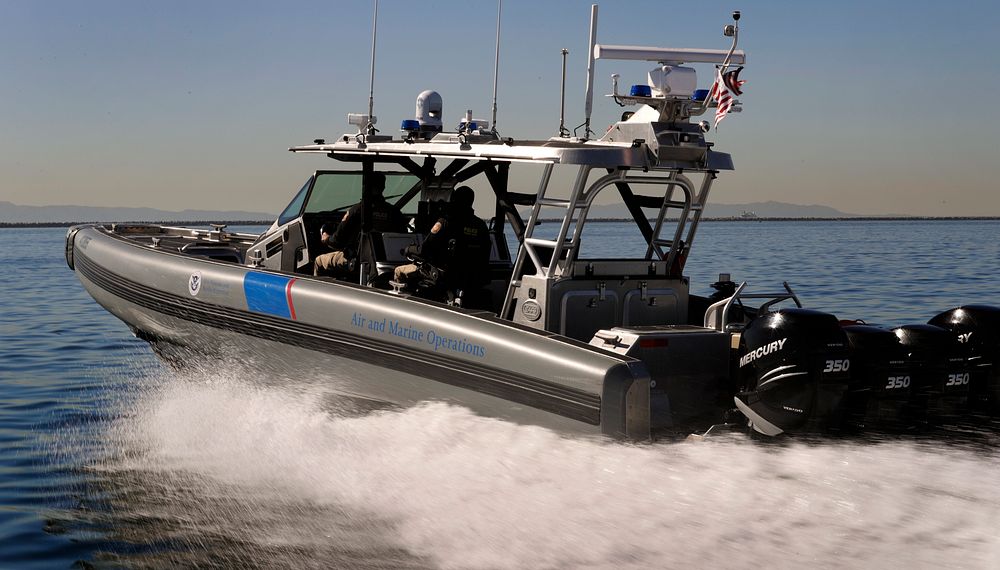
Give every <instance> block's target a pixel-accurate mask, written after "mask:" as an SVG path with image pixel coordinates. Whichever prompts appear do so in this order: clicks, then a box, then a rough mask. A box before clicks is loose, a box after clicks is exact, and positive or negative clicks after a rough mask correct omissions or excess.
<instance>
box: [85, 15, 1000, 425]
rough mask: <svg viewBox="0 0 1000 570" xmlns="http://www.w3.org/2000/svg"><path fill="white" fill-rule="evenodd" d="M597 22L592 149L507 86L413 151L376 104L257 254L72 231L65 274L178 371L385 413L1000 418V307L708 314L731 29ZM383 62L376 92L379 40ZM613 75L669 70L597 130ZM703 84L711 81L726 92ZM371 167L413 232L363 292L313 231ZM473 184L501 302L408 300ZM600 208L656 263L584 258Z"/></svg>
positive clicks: (781, 420) (354, 198)
mask: <svg viewBox="0 0 1000 570" xmlns="http://www.w3.org/2000/svg"><path fill="white" fill-rule="evenodd" d="M376 15H377V5H376ZM596 16H597V7H596V5H595V6H593V7H592V13H591V29H590V49H589V53H588V54H587V65H588V86H587V99H586V109H585V111H586V112H585V115H586V121H585V122H584V123H583V124H582V125H581V126H580V127H578V131H580V130H582V132H580V133H579V135H578V134H577V133H576V132H573V133H571V132H570V131H569V129H567V128H566V127H565V126H564V119H562V120H561V121H560V126H559V131H558V134H556V135H555V136H552V137H551V138H546V139H542V140H518V139H513V138H506V137H503V136H501V134H500V133H499V131H498V129H497V128H496V104H495V101H496V99H495V93H496V89H495V87H494V106H493V116H492V118H491V119H490V120H483V119H477V118H476V117H475V115H474V114H473V113H472V112H471V111H469V112H466V113H465V114H464V116H463V117H462V119H461V120H460V121H458V123H459V124H458V126H457V127H456V128H454V129H453V130H451V129H446V128H445V126H444V125H443V120H442V116H443V98H442V97H441V96H440V95H439V94H438V93H436V92H433V91H425V92H422V93H420V94H419V95H418V97H417V103H416V113H415V114H416V116H415V117H413V118H407V119H405V120H402V121H401V128H400V133H399V135H397V136H392V135H386V134H380V133H379V132H377V131H376V129H375V128H374V124H375V123H376V117H375V115H374V114H373V112H372V97H371V96H370V97H369V112H368V113H367V114H363V113H362V114H352V115H349V116H348V122H349V124H350V125H352V129H351V132H348V133H347V134H344V135H343V136H341V137H340V138H338V139H336V140H331V141H327V140H325V139H316V140H314V141H313V142H312V143H311V144H305V145H299V146H294V147H292V148H290V149H289V150H290V151H291V152H294V153H296V154H302V155H312V156H317V155H318V156H319V157H328V158H329V159H330V160H332V164H333V165H334V166H333V167H332V168H328V169H321V170H317V171H315V172H314V173H312V174H311V175H310V176H309V177H308V180H307V181H306V182H305V184H303V185H302V186H301V189H300V190H299V191H298V192H297V193H295V194H294V196H293V198H292V199H291V201H290V202H289V203H288V206H287V207H286V208H285V209H284V210H283V211H282V212H281V214H280V215H278V217H277V219H276V220H275V221H274V223H273V224H271V226H270V227H269V228H267V229H266V230H265V231H263V232H262V233H260V234H251V233H241V232H235V231H227V227H226V226H224V225H215V226H212V227H211V228H210V229H209V228H186V227H175V226H165V225H157V224H134V223H118V224H105V225H99V224H87V225H78V226H74V227H72V228H70V229H69V230H68V232H67V236H66V250H65V254H66V260H67V263H68V265H69V267H70V268H71V269H73V270H74V271H75V272H76V275H77V276H78V278H79V280H80V282H81V283H82V285H83V286H84V288H85V289H86V290H87V291H88V292H89V293H90V295H92V296H93V298H94V299H95V300H96V301H97V302H98V303H99V304H101V305H102V306H103V307H104V308H106V309H107V310H108V311H109V312H111V313H112V314H113V315H115V316H116V317H118V318H119V319H121V320H122V321H124V323H126V324H127V325H128V327H129V328H130V329H131V330H132V331H133V332H134V333H135V334H136V335H137V336H139V337H140V338H143V339H146V340H148V341H149V342H150V343H151V344H152V345H153V346H154V348H157V352H158V354H162V355H165V357H166V358H169V359H170V360H171V361H172V362H174V363H183V362H184V361H185V360H186V359H188V358H194V355H205V356H207V357H208V358H217V359H229V360H232V359H236V360H240V361H243V362H245V363H248V365H250V366H252V367H256V368H259V369H260V370H266V371H268V373H274V374H278V375H279V376H280V377H288V378H292V377H298V378H320V379H324V378H326V379H328V381H329V383H330V386H331V388H332V389H334V390H335V391H336V392H337V393H339V394H342V395H344V396H345V397H348V398H353V399H356V400H357V401H361V402H366V403H370V404H371V405H372V406H383V405H387V406H401V407H406V406H412V405H415V404H418V403H420V402H425V401H444V402H449V403H452V404H456V405H460V406H465V407H467V408H469V409H471V410H473V411H475V412H476V413H479V414H483V415H486V416H490V417H497V418H503V419H506V420H510V421H515V422H523V423H529V424H537V425H540V426H544V427H548V428H551V429H554V430H557V431H559V432H562V433H572V434H585V435H595V436H601V437H609V438H621V439H627V440H634V441H646V440H650V439H653V440H655V439H660V438H670V437H675V436H678V435H683V434H690V433H702V432H704V431H706V430H711V429H713V427H714V426H718V425H730V426H732V425H737V426H740V429H745V428H747V427H749V428H751V429H752V430H753V432H754V433H759V434H764V435H768V436H777V435H779V434H785V433H788V434H796V433H813V432H816V431H827V430H829V431H833V432H842V431H844V430H854V429H858V430H862V429H881V428H882V427H884V426H901V427H902V429H911V428H912V427H913V426H921V425H932V424H934V423H936V422H944V421H950V419H952V418H954V417H957V416H961V417H965V416H973V415H976V414H986V415H989V414H993V415H995V414H996V411H997V403H998V401H1000V373H998V369H1000V365H998V364H997V361H998V353H1000V348H998V347H1000V335H998V331H1000V309H998V308H997V307H992V306H988V305H966V306H961V307H956V308H953V309H950V310H948V311H946V312H943V313H941V314H940V315H938V316H936V317H934V318H933V319H931V321H930V322H929V323H927V324H920V325H907V326H902V327H896V328H886V327H875V326H872V325H868V324H865V323H862V322H854V321H851V322H842V321H841V320H839V319H838V318H837V317H836V316H834V315H832V314H828V313H823V312H819V311H815V310H811V309H807V308H803V307H802V303H801V301H800V299H799V297H798V295H797V294H796V293H795V291H794V290H793V289H792V287H791V286H790V285H789V284H788V283H783V284H782V286H781V287H780V288H776V289H775V290H772V291H766V290H763V291H761V290H755V289H751V288H750V287H749V286H748V284H747V283H745V282H743V283H737V282H734V281H733V280H732V279H731V278H730V276H729V275H727V274H720V278H719V280H718V282H716V283H714V284H712V287H713V289H714V292H713V293H712V294H711V295H706V296H700V295H697V294H695V293H692V291H691V283H690V280H689V278H688V277H686V276H685V275H684V273H683V271H684V266H685V263H686V261H687V259H688V258H689V256H690V255H691V253H692V252H693V251H694V250H693V246H694V243H695V238H696V234H697V230H698V229H699V222H700V220H701V216H702V212H703V211H704V208H705V205H706V203H707V200H708V197H709V193H710V191H711V189H712V187H713V185H714V183H715V181H716V180H717V179H720V178H725V177H727V176H729V174H730V173H731V172H732V171H733V170H734V163H733V160H732V157H731V156H730V155H729V154H727V153H725V152H722V151H720V150H718V149H716V148H715V146H714V145H713V143H711V142H710V141H709V140H708V139H707V138H706V135H707V134H708V133H709V132H710V131H711V125H710V124H709V122H708V121H707V120H699V118H700V117H702V116H705V115H708V116H709V117H711V116H712V115H713V114H714V115H715V119H716V121H718V120H721V119H722V118H725V116H726V115H727V114H729V113H731V112H733V111H735V110H737V109H739V108H741V103H740V102H739V101H738V100H737V99H736V98H735V95H738V94H739V91H740V90H739V87H740V82H739V81H738V80H737V75H736V74H737V73H738V71H739V69H742V66H744V65H745V64H746V60H747V57H746V54H745V52H744V51H743V50H740V49H737V47H738V46H737V42H738V37H739V13H738V12H735V13H734V14H733V18H734V19H733V22H732V23H730V24H728V25H726V26H725V27H724V36H726V37H728V38H731V45H729V46H728V48H725V47H723V48H720V49H692V48H661V47H641V46H625V45H611V44H603V43H598V42H597V41H596V29H597V25H596ZM498 38H499V22H498ZM498 54H499V41H498ZM372 58H373V64H372V73H373V77H374V41H373V54H372ZM565 58H566V53H565V51H564V52H563V65H564V70H565V62H566V59H565ZM498 61H499V55H498ZM599 61H600V62H607V61H646V62H649V63H650V64H651V65H652V66H653V69H652V70H651V71H649V73H648V76H647V77H646V82H645V83H639V84H636V85H634V86H632V87H631V88H630V89H629V90H628V92H627V93H626V92H624V91H620V90H619V86H618V79H619V76H618V75H614V76H612V77H613V83H612V89H611V90H612V93H611V94H610V95H609V96H608V98H609V99H611V100H613V101H614V102H615V103H617V104H620V105H623V106H632V107H637V110H635V111H634V112H627V113H625V114H624V115H622V118H621V120H620V121H618V122H616V123H615V124H613V125H612V126H610V127H609V128H608V129H607V131H606V132H605V133H603V134H602V135H598V134H596V133H594V132H592V131H591V124H590V123H591V111H592V106H593V88H594V79H593V78H594V68H595V65H596V63H597V62H599ZM694 66H700V67H706V66H707V67H708V68H709V69H710V70H711V71H710V72H709V75H713V76H714V78H715V82H714V84H713V88H712V89H705V88H704V87H705V83H707V82H708V81H710V80H711V78H710V79H709V80H705V79H704V78H702V79H699V76H698V71H697V69H696V67H694ZM737 66H739V67H737ZM713 72H714V73H713ZM563 78H564V79H563V86H564V87H563V95H562V96H563V100H565V72H564V73H563ZM699 81H701V82H702V83H701V86H700V87H699ZM373 84H374V81H373ZM494 85H495V83H494ZM355 128H356V130H354V129H355ZM515 166H516V167H519V168H520V167H524V168H528V169H533V172H534V173H535V174H536V176H537V178H536V181H535V183H534V184H537V186H535V187H536V188H537V190H534V191H528V192H526V191H523V190H520V191H519V189H520V188H521V187H522V185H521V184H518V185H515V184H513V183H512V182H511V180H512V176H511V174H512V168H513V167H515ZM374 172H380V173H382V174H383V175H384V177H385V195H386V196H387V197H389V200H390V201H391V202H392V203H393V204H395V205H396V206H398V207H399V208H400V210H401V211H402V212H403V213H404V214H405V215H406V216H407V218H408V221H409V226H408V228H407V230H406V231H400V232H378V231H374V230H372V226H371V224H370V221H365V222H364V223H363V225H362V229H361V236H360V239H361V241H360V243H361V249H362V250H363V251H362V252H359V255H358V263H357V264H356V265H355V267H354V268H353V274H352V275H351V277H349V278H340V279H334V278H330V277H317V276H314V260H315V258H316V256H317V255H319V254H320V253H322V252H324V251H325V250H324V249H323V246H322V244H321V242H320V237H319V230H320V228H321V227H322V226H323V225H324V224H330V225H332V226H336V225H337V224H339V223H341V221H342V219H343V214H344V212H345V211H346V210H347V209H348V208H350V207H352V206H353V205H355V204H359V203H360V204H361V206H362V210H361V211H362V212H364V211H365V210H364V206H365V204H366V203H367V202H366V201H367V200H369V198H368V197H367V196H368V193H367V192H366V190H367V189H368V188H367V187H368V185H369V184H370V183H369V182H367V181H368V180H371V179H372V177H371V176H369V174H370V173H374ZM567 172H568V173H569V175H564V173H567ZM560 180H566V181H567V182H566V183H560V182H558V181H560ZM466 184H468V185H473V186H475V187H476V188H477V189H478V191H479V198H480V200H481V199H482V198H483V196H485V195H487V194H491V195H492V196H491V202H492V212H491V213H492V216H490V220H489V222H490V225H489V234H490V238H491V252H490V260H489V278H490V279H489V282H488V283H487V284H486V285H485V286H483V287H480V288H477V289H476V290H467V291H462V290H457V289H456V290H449V291H445V292H442V291H438V292H437V293H438V294H437V295H436V296H435V295H426V294H422V293H425V292H421V291H418V290H408V289H404V288H401V287H399V286H398V284H397V283H395V282H394V280H393V271H394V269H395V268H396V267H398V266H399V265H401V264H405V263H409V262H410V261H412V259H410V258H409V257H408V256H407V253H406V252H407V251H408V247H409V246H411V245H419V244H420V243H421V241H422V240H423V239H424V235H425V234H426V232H427V231H428V228H429V227H430V225H431V224H432V223H433V222H434V220H435V219H436V216H437V215H438V214H439V212H440V210H441V208H442V207H443V205H444V204H446V203H447V201H448V199H449V198H450V196H451V195H452V192H453V191H454V190H455V189H456V188H457V187H459V186H461V185H466ZM598 196H602V197H608V196H611V197H614V198H615V199H617V200H620V201H621V202H622V203H623V204H624V205H625V206H626V208H627V209H628V211H629V213H630V215H631V217H632V222H633V223H634V224H635V226H636V228H637V229H638V231H639V233H640V234H641V235H642V237H643V240H644V254H642V255H636V256H623V257H616V258H598V259H592V258H587V257H585V256H583V255H581V245H582V243H583V241H584V239H585V235H586V229H587V227H588V225H587V221H588V214H589V212H590V209H591V207H592V206H593V205H594V204H595V200H596V199H597V197H598ZM542 219H545V220H546V221H547V223H546V225H545V230H546V231H542V230H540V229H539V228H540V220H542ZM548 220H555V221H553V222H548ZM507 236H510V237H511V240H512V243H514V244H516V246H515V247H510V246H508V241H507ZM362 254H363V255H362ZM417 261H419V260H417ZM444 293H446V294H444ZM168 349H169V350H168Z"/></svg>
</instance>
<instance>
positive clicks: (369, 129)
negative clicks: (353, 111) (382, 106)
mask: <svg viewBox="0 0 1000 570" xmlns="http://www.w3.org/2000/svg"><path fill="white" fill-rule="evenodd" d="M377 32H378V0H375V14H374V15H373V16H372V70H371V82H370V83H369V86H368V125H367V126H365V134H368V135H372V134H375V115H374V110H375V37H376V35H377Z"/></svg>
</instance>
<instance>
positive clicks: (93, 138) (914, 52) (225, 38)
mask: <svg viewBox="0 0 1000 570" xmlns="http://www.w3.org/2000/svg"><path fill="white" fill-rule="evenodd" d="M589 6H590V2H581V1H568V0H561V1H548V0H546V1H538V0H534V1H524V0H507V1H506V2H505V3H504V17H503V26H504V27H503V36H504V42H503V46H502V52H501V69H500V76H501V86H500V115H499V125H498V126H499V128H500V131H501V133H502V134H503V135H505V136H514V137H515V138H535V137H547V136H551V135H553V134H555V132H556V129H557V127H558V118H559V70H560V56H559V49H560V48H563V47H565V48H569V50H570V62H569V66H570V69H569V76H568V79H567V82H568V90H569V94H568V98H567V115H568V117H567V123H570V124H571V126H575V125H577V124H579V123H580V122H582V120H583V88H584V81H585V54H586V43H587V33H588V20H589ZM733 9H739V10H742V12H743V19H742V20H741V22H740V23H741V46H742V47H743V48H744V49H745V50H746V51H747V53H748V60H749V64H748V65H747V68H746V69H745V70H744V72H743V78H745V79H747V80H748V83H747V84H746V86H745V95H744V96H743V97H742V98H741V99H742V101H743V103H744V112H743V113H742V114H741V115H734V116H731V117H729V118H728V119H726V121H724V122H723V123H722V125H721V132H719V133H715V132H713V133H711V135H710V138H711V139H712V140H714V141H715V142H716V143H717V145H718V148H720V149H722V150H726V151H728V152H731V153H732V154H733V156H734V159H735V161H736V166H737V171H736V172H735V173H732V174H729V175H726V176H724V177H723V178H721V179H720V181H719V183H718V184H717V186H716V191H715V193H714V195H713V198H714V200H715V201H718V202H728V203H742V202H752V201H764V200H779V201H784V202H792V203H797V204H824V205H829V206H833V207H835V208H838V209H840V210H843V211H847V212H856V213H902V214H918V215H945V214H947V215H994V216H996V215H1000V192H998V191H997V183H996V182H995V180H996V174H995V171H994V169H995V168H996V167H997V165H998V163H1000V151H998V144H997V143H998V141H1000V135H998V134H997V133H998V132H1000V111H998V110H997V107H998V105H997V102H996V100H997V94H998V92H1000V79H998V72H997V64H996V57H995V51H996V47H995V43H996V40H995V39H994V38H995V37H996V35H997V34H996V25H997V21H998V20H1000V18H998V16H1000V8H998V3H996V2H988V1H963V0H958V1H956V2H951V3H947V4H945V3H940V2H927V1H910V2H878V1H868V2H860V1H842V2H823V3H812V2H797V1H783V2H760V1H758V2H747V1H745V0H744V1H742V2H729V1H726V2H704V1H702V2H689V3H684V2H679V1H669V2H668V1H664V0H656V1H635V2H628V1H625V2H621V1H619V2H604V3H603V4H602V5H601V13H600V22H599V29H598V41H600V42H603V43H609V44H635V45H655V46H667V47H706V48H725V47H727V46H728V43H727V42H728V40H727V39H726V38H724V37H722V34H721V27H722V25H723V24H725V23H727V22H729V13H730V12H731V11H732V10H733ZM371 11H372V4H371V2H370V1H365V0H361V1H331V2H297V3H274V2H245V1H244V2H200V1H199V2H186V1H184V2H156V3H153V2H134V1H126V0H122V1H105V0H94V1H89V2H76V1H53V2H38V1H11V0H0V108H2V110H3V112H2V113H0V172H2V173H3V177H2V179H0V201H4V200H6V201H10V202H14V203H18V204H28V205H44V204H79V205H96V206H112V205H122V206H150V207H158V208H164V209H171V210H179V209H184V208H195V207H197V208H211V209H228V208H239V209H248V210H258V211H272V212H273V211H277V210H278V209H280V207H281V206H282V205H283V204H284V203H285V202H286V201H287V200H288V199H289V197H290V196H291V194H292V192H294V190H295V189H297V188H298V186H299V185H300V183H301V181H302V180H304V179H305V178H306V176H308V174H309V173H310V172H311V171H312V170H314V169H316V168H325V167H326V168H328V167H332V166H334V164H335V163H333V161H329V160H327V159H321V158H318V157H303V156H295V155H292V154H291V153H289V152H287V151H286V150H285V149H286V148H287V147H288V146H292V145H295V144H304V143H308V142H310V141H311V140H312V139H314V138H317V137H324V138H328V139H331V138H334V137H336V136H338V135H339V134H342V133H344V132H346V131H348V130H349V128H350V127H349V126H348V125H347V124H346V120H345V117H346V114H347V113H348V112H364V111H366V109H367V96H368V68H369V57H370V56H369V49H370V24H371ZM495 15H496V3H495V2H493V1H489V2H479V1H475V0H473V1H465V2H453V1H447V2H445V1H440V2H438V1H433V0H428V1H426V2H410V1H404V0H382V2H380V11H379V18H380V21H379V38H378V44H379V45H378V55H377V57H378V68H377V72H376V82H375V85H376V93H375V109H376V115H378V116H379V118H380V125H379V126H380V127H382V128H383V130H384V131H394V130H395V129H396V128H397V126H398V124H399V121H400V120H401V119H403V118H409V117H410V116H411V115H412V113H413V101H414V98H415V97H416V95H417V93H419V92H420V91H422V90H424V89H435V90H437V91H439V92H440V93H441V94H442V96H443V97H444V103H445V114H446V119H448V120H449V121H451V120H453V119H457V118H458V117H459V116H460V115H461V114H462V113H463V111H464V109H466V108H472V109H473V110H474V111H475V114H476V116H478V117H488V116H489V114H490V110H489V107H490V96H491V91H492V80H493V49H494V29H495ZM650 67H652V66H651V65H649V64H644V63H629V64H624V63H621V62H603V61H599V62H598V64H597V88H596V93H597V94H598V95H601V94H603V93H607V92H609V91H610V79H609V76H610V74H611V73H613V72H618V73H620V74H621V75H622V81H623V83H625V84H626V85H627V84H631V83H641V82H644V77H645V72H646V71H647V69H648V68H650ZM700 83H703V84H704V87H706V88H707V87H708V84H709V83H710V79H709V77H708V73H707V72H706V73H702V74H701V79H700ZM618 114H619V109H618V108H617V107H616V106H614V105H612V104H609V103H608V102H607V101H605V100H604V99H603V97H598V98H597V105H596V109H595V118H594V124H595V125H597V126H598V130H599V129H600V128H602V127H603V126H605V125H606V124H610V123H611V122H612V121H613V119H614V117H616V116H617V115H618ZM446 122H447V121H446Z"/></svg>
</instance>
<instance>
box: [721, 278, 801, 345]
mask: <svg viewBox="0 0 1000 570" xmlns="http://www.w3.org/2000/svg"><path fill="white" fill-rule="evenodd" d="M781 284H782V286H783V287H784V288H785V290H784V291H783V292H778V293H744V292H743V291H744V289H746V287H747V282H746V281H744V282H742V283H740V285H739V287H737V288H736V291H735V292H734V293H733V295H732V296H731V297H729V298H727V299H722V300H721V301H717V302H715V303H712V304H711V305H709V307H708V309H706V310H705V318H704V325H705V328H712V329H715V330H717V331H720V332H723V331H724V329H725V327H726V325H727V324H729V310H730V309H731V308H732V306H733V304H734V303H736V302H738V301H739V302H740V304H742V301H743V299H769V300H768V301H767V302H765V303H762V304H761V305H760V307H758V309H757V310H758V312H759V313H766V312H769V310H770V308H771V307H772V306H773V305H776V304H777V303H780V302H782V301H787V300H789V299H791V300H792V301H794V302H795V305H796V306H797V307H798V308H800V309H801V308H802V301H800V300H799V297H798V295H796V294H795V291H793V290H792V287H791V286H790V285H789V284H788V281H782V282H781ZM719 307H722V310H721V311H719ZM713 321H714V322H713Z"/></svg>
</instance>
